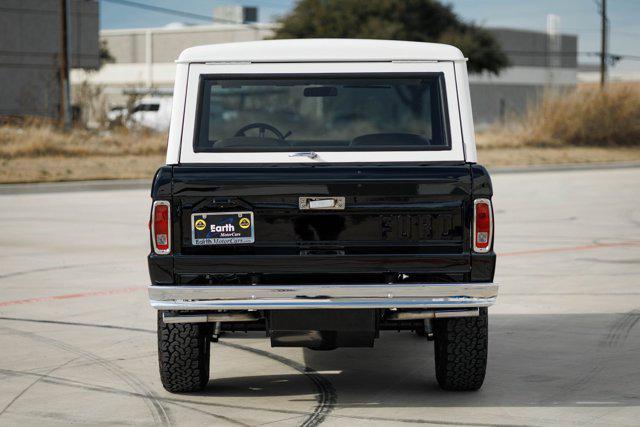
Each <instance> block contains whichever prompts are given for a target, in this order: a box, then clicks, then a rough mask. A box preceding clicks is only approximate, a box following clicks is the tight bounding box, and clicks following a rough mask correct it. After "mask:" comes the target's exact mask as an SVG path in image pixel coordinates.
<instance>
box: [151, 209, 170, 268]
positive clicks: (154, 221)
mask: <svg viewBox="0 0 640 427" xmlns="http://www.w3.org/2000/svg"><path fill="white" fill-rule="evenodd" d="M151 240H152V241H153V251H154V252H155V253H157V254H159V255H166V254H168V253H170V252H171V205H170V204H169V202H167V201H165V200H158V201H155V202H153V209H152V210H151Z"/></svg>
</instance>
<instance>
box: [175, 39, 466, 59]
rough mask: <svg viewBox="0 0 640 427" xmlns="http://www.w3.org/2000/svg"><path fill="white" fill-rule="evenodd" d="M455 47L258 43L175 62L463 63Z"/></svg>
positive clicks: (209, 49) (196, 52) (188, 54)
mask: <svg viewBox="0 0 640 427" xmlns="http://www.w3.org/2000/svg"><path fill="white" fill-rule="evenodd" d="M462 60H464V55H463V54H462V52H460V49H458V48H457V47H454V46H450V45H446V44H438V43H422V42H408V41H397V40H360V39H295V40H261V41H253V42H240V43H223V44H212V45H205V46H195V47H191V48H189V49H186V50H184V51H182V53H181V54H180V57H179V58H178V61H177V62H346V61H349V62H370V61H462Z"/></svg>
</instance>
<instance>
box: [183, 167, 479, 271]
mask: <svg viewBox="0 0 640 427" xmlns="http://www.w3.org/2000/svg"><path fill="white" fill-rule="evenodd" d="M172 193H173V205H174V209H175V213H176V215H175V216H174V224H173V226H174V230H175V233H174V239H173V240H174V248H175V250H174V253H175V264H174V266H175V271H176V274H177V275H178V276H182V278H183V282H185V283H193V282H194V281H195V282H198V281H202V280H205V281H210V280H214V279H215V277H220V275H243V274H245V275H249V276H251V275H253V277H252V278H251V279H250V280H252V281H262V280H264V277H263V276H262V275H265V274H266V275H293V274H295V275H298V277H300V275H311V274H313V275H315V276H316V277H319V276H318V275H320V276H322V275H326V274H346V275H348V274H358V275H359V277H363V276H362V275H363V274H385V275H386V276H388V277H391V276H396V275H403V274H418V273H425V274H426V273H428V274H431V275H434V274H444V275H456V276H461V275H464V274H466V273H468V272H469V269H470V257H469V249H468V248H469V220H468V216H469V214H470V212H469V210H468V207H469V205H470V199H471V175H470V168H469V166H468V165H463V164H461V165H446V166H445V165H437V166H436V165H422V166H406V165H403V166H346V165H345V166H287V165H277V166H269V165H264V166H258V167H248V166H214V165H202V166H185V165H181V166H176V167H174V170H173V183H172ZM308 198H311V200H314V199H316V198H317V199H319V201H320V203H317V204H316V205H317V206H315V208H314V206H312V208H311V209H302V208H301V205H304V206H305V207H306V206H307V205H308V201H309V199H308ZM327 200H333V201H337V206H336V207H337V209H335V207H334V208H329V209H326V201H327ZM312 205H313V204H312ZM323 208H324V209H323ZM203 219H204V220H203ZM240 221H242V222H240ZM196 222H197V228H198V229H199V230H203V229H204V231H200V232H197V231H195V227H196ZM249 222H250V223H251V228H250V229H249V228H248V224H249ZM228 223H232V224H231V225H227V224H228ZM216 224H217V225H216ZM238 224H242V226H243V227H244V226H247V227H246V229H245V230H242V232H241V233H236V234H235V235H236V236H240V238H239V239H235V240H234V239H226V238H223V239H203V238H199V237H206V236H204V235H202V233H203V232H205V233H206V232H207V231H209V230H217V231H220V230H221V231H222V236H229V234H225V232H227V231H229V230H231V229H232V228H233V227H235V229H237V230H239V228H238ZM212 226H213V227H216V228H211V227H212ZM205 227H206V229H205ZM198 233H200V234H198ZM214 234H215V237H220V235H221V234H220V233H214ZM250 235H251V237H249V236H250ZM209 237H214V236H213V234H210V235H209ZM258 276H260V277H258ZM212 277H214V279H212ZM451 278H452V277H448V278H447V279H448V280H450V279H451ZM456 278H460V279H462V277H456ZM234 280H235V279H234ZM280 280H282V278H281V277H280ZM354 280H357V278H355V277H354ZM385 280H386V279H385Z"/></svg>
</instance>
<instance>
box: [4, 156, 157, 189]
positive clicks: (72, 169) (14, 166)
mask: <svg viewBox="0 0 640 427" xmlns="http://www.w3.org/2000/svg"><path fill="white" fill-rule="evenodd" d="M164 161H165V156H164V155H147V156H136V155H123V156H87V157H60V156H54V157H34V158H17V159H10V160H7V159H0V165H1V167H0V182H2V183H18V182H52V181H78V180H93V179H137V178H144V179H149V180H151V179H152V178H153V174H154V173H155V171H156V170H157V169H158V168H159V167H160V166H162V165H163V164H164Z"/></svg>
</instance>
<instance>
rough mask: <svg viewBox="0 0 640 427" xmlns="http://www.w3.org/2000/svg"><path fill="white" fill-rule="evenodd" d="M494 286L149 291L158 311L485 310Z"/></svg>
mask: <svg viewBox="0 0 640 427" xmlns="http://www.w3.org/2000/svg"><path fill="white" fill-rule="evenodd" d="M497 296H498V285H497V284H495V283H411V284H388V285H381V284H357V285H356V284H343V285H342V284H331V285H255V286H251V285H245V286H212V285H203V286H187V285H185V286H174V285H168V286H153V285H152V286H149V299H150V302H151V306H152V307H153V308H155V309H157V310H187V311H190V310H287V309H316V308H323V309H327V308H328V309H343V308H344V309H346V308H423V309H441V308H442V309H451V308H460V309H463V308H473V307H488V306H490V305H492V304H493V303H494V302H495V300H496V298H497Z"/></svg>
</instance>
